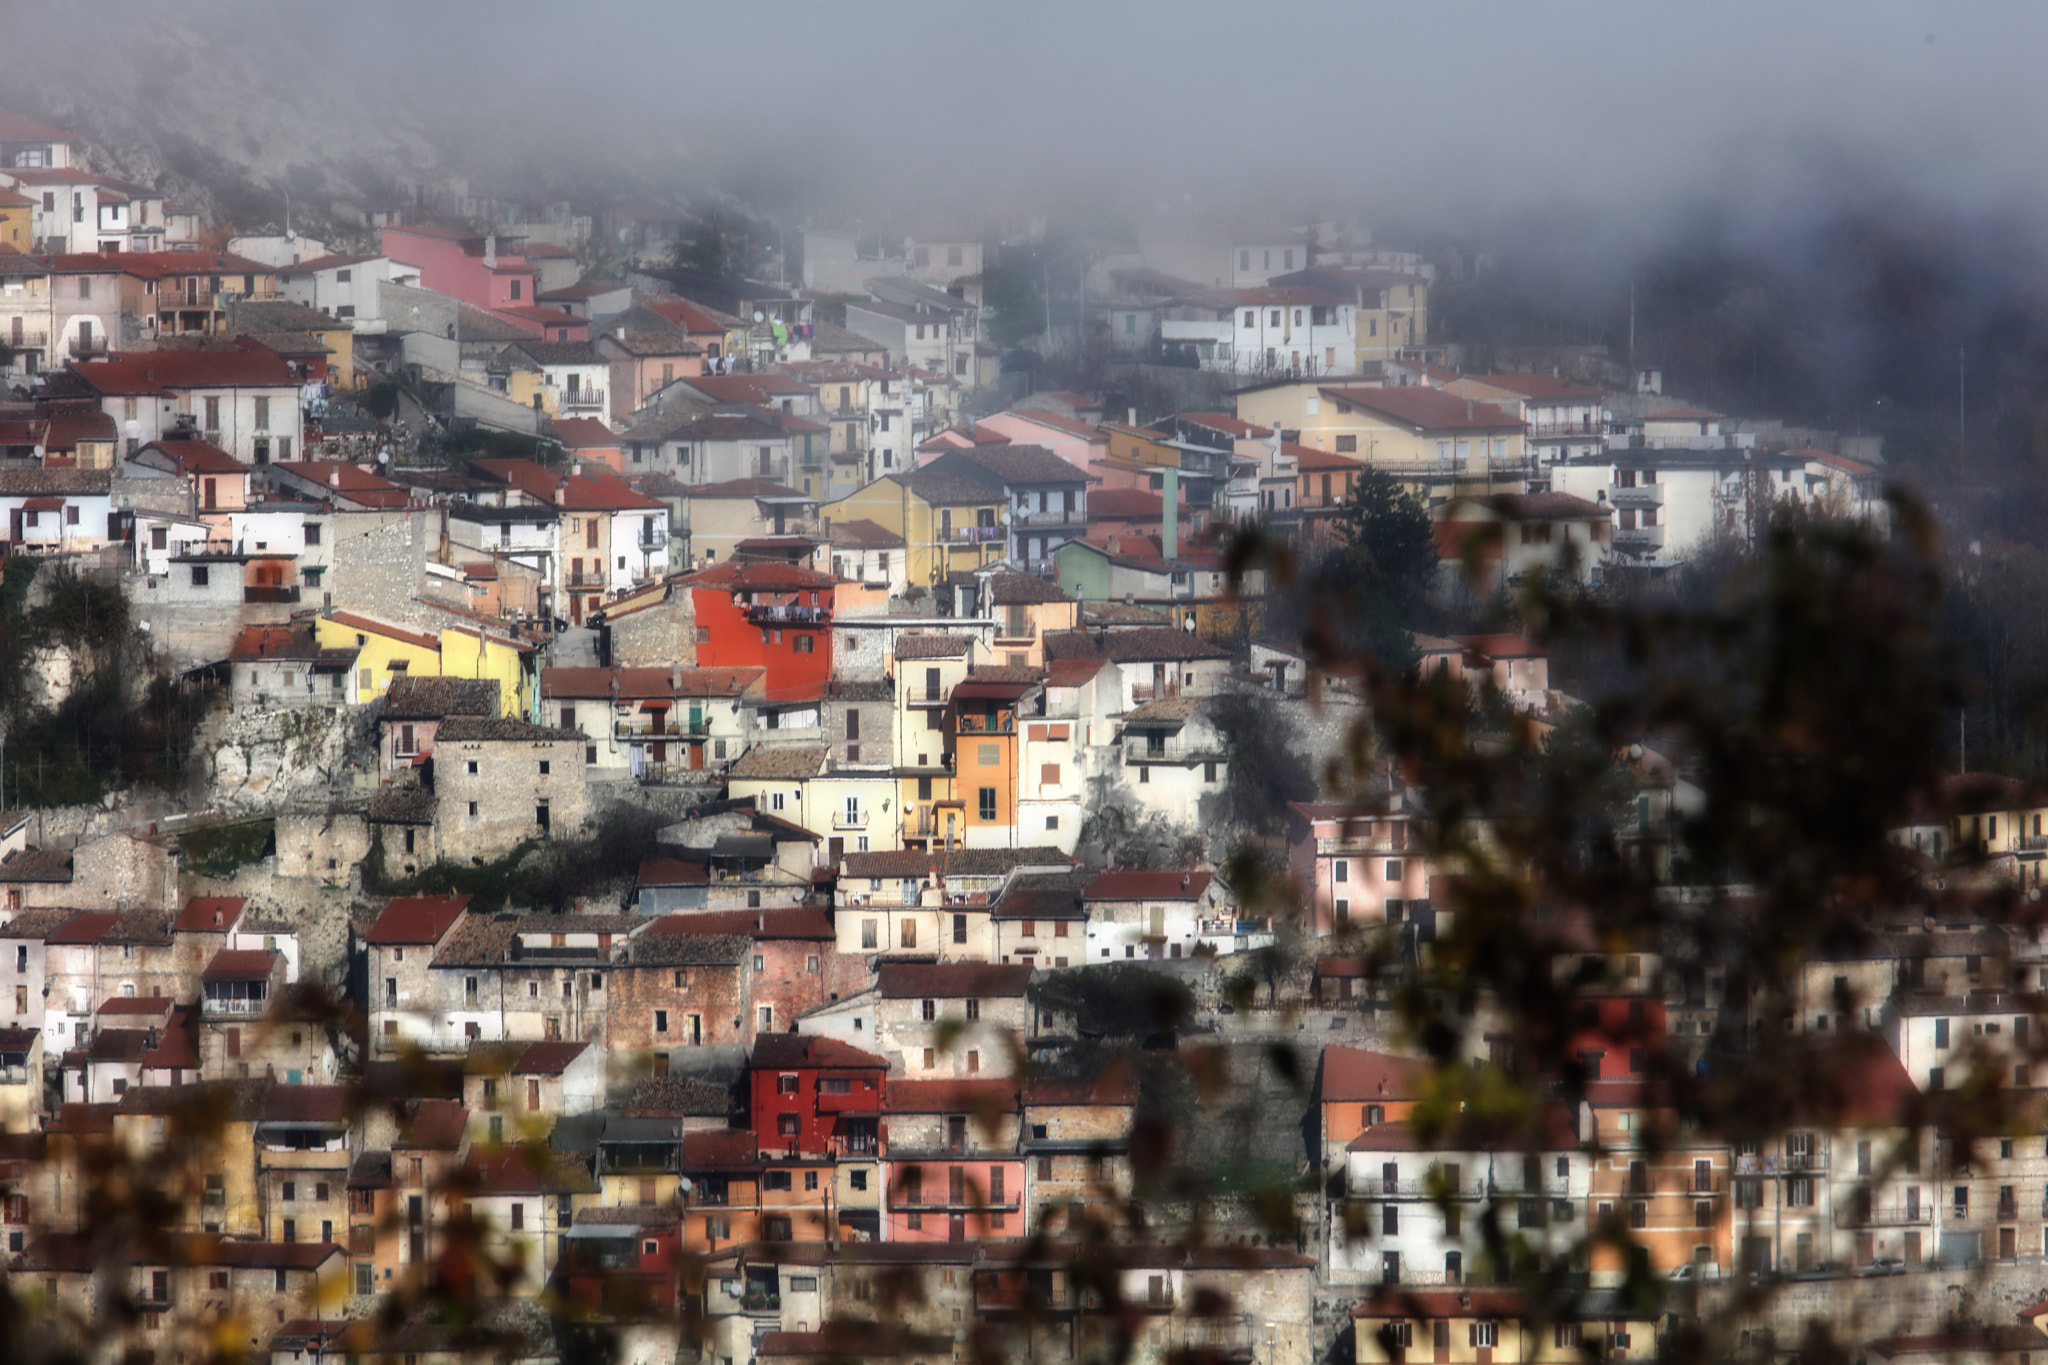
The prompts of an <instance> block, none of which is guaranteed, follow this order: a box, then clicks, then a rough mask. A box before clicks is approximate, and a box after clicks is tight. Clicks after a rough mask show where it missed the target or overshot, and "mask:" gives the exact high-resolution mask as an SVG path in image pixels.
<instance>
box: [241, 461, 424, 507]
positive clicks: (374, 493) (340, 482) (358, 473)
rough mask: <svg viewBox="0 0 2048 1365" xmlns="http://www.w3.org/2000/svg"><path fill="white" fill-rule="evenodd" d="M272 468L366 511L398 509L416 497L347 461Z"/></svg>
mask: <svg viewBox="0 0 2048 1365" xmlns="http://www.w3.org/2000/svg"><path fill="white" fill-rule="evenodd" d="M271 467H272V468H274V469H277V470H280V471H282V472H283V473H286V474H295V475H297V476H298V477H299V478H301V479H304V480H305V481H306V482H307V483H315V484H319V485H320V486H321V487H322V488H328V489H332V490H333V491H334V492H336V493H339V494H341V495H342V496H343V497H345V498H347V499H348V500H349V501H350V502H359V503H361V504H363V505H364V506H365V507H381V508H394V509H395V508H402V507H405V506H406V505H407V504H409V503H410V502H411V501H412V495H411V494H409V493H407V492H406V491H405V490H404V489H403V488H400V487H399V486H398V485H397V484H395V483H393V482H391V480H389V479H384V478H379V477H378V476H377V475H375V474H372V473H371V472H370V471H369V470H367V469H363V468H361V467H359V466H357V465H352V464H349V463H348V462H347V461H345V460H293V461H289V462H286V463H280V464H276V465H273V466H271Z"/></svg>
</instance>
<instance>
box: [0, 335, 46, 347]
mask: <svg viewBox="0 0 2048 1365" xmlns="http://www.w3.org/2000/svg"><path fill="white" fill-rule="evenodd" d="M49 344H50V334H49V333H48V332H9V333H7V334H5V335H4V336H0V346H6V347H8V348H10V349H12V350H16V351H40V350H42V349H43V347H45V346H47V345H49Z"/></svg>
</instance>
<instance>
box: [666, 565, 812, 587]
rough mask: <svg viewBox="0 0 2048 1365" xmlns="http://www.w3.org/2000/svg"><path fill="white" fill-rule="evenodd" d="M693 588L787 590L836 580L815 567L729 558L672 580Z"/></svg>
mask: <svg viewBox="0 0 2048 1365" xmlns="http://www.w3.org/2000/svg"><path fill="white" fill-rule="evenodd" d="M676 581H677V582H679V583H687V584H689V585H690V586H691V587H693V588H719V589H724V590H728V591H733V592H789V591H793V590H795V589H799V588H827V589H829V588H834V587H837V586H838V584H839V580H838V579H836V578H834V577H833V576H832V575H831V574H828V573H819V572H818V571H817V570H816V569H806V568H803V567H802V566H801V565H796V564H765V563H752V564H740V563H736V562H733V561H731V560H728V561H726V562H725V563H723V564H714V565H712V566H711V567H710V568H708V569H699V570H698V571H697V572H696V573H691V574H684V575H682V577H680V578H678V579H677V580H676Z"/></svg>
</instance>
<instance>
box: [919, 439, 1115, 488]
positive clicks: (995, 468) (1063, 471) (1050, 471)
mask: <svg viewBox="0 0 2048 1365" xmlns="http://www.w3.org/2000/svg"><path fill="white" fill-rule="evenodd" d="M968 466H971V467H974V468H978V469H980V470H981V471H983V477H986V478H989V479H993V480H995V481H997V482H999V483H1001V484H1004V485H1014V484H1029V483H1081V484H1085V483H1087V482H1088V473H1087V471H1086V470H1083V469H1081V468H1080V467H1079V466H1078V465H1075V464H1072V463H1070V462H1068V461H1066V460H1063V459H1061V458H1060V457H1059V456H1057V455H1055V454H1053V453H1052V452H1051V451H1050V450H1047V449H1046V448H1045V447H1044V446H1030V445H1007V444H1006V445H974V446H968V447H966V448H965V449H962V450H955V451H948V452H947V453H946V454H944V455H941V456H940V457H939V458H938V459H937V460H934V461H933V462H932V467H933V468H935V469H936V470H937V471H938V472H940V473H945V472H946V471H947V470H949V469H955V468H962V467H968ZM970 477H973V476H971V475H970Z"/></svg>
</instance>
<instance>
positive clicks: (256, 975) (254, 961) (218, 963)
mask: <svg viewBox="0 0 2048 1365" xmlns="http://www.w3.org/2000/svg"><path fill="white" fill-rule="evenodd" d="M276 959H277V954H276V953H273V952H270V951H269V950H267V949H263V948H223V949H221V950H220V951H219V952H217V953H215V954H214V955H213V961H211V962H209V963H207V964H206V971H205V973H204V975H203V976H202V977H201V978H200V979H201V980H204V981H258V980H262V979H264V978H267V977H268V976H269V975H270V968H271V965H272V963H273V962H275V961H276Z"/></svg>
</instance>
